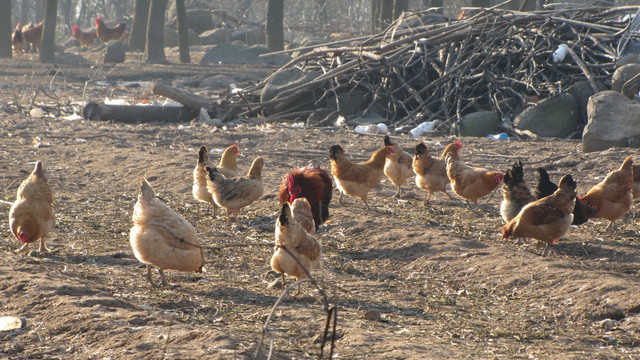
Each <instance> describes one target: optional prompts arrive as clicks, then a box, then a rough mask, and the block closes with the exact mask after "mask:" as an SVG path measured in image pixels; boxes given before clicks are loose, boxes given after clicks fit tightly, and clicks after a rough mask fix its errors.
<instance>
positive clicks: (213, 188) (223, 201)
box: [205, 157, 264, 224]
mask: <svg viewBox="0 0 640 360" xmlns="http://www.w3.org/2000/svg"><path fill="white" fill-rule="evenodd" d="M263 167H264V159H263V158H261V157H258V158H256V159H255V160H254V161H253V164H251V169H249V173H248V174H247V176H246V177H238V178H230V179H228V178H225V177H224V176H223V175H222V174H221V173H220V171H218V168H216V167H210V166H206V167H205V170H206V171H207V173H208V175H209V176H208V177H207V189H208V190H209V193H211V195H212V196H213V200H214V201H215V202H216V204H218V206H220V207H223V208H225V209H226V210H227V224H231V217H233V218H234V219H235V220H236V223H238V224H240V221H238V212H239V211H240V209H242V208H243V207H245V206H248V205H250V204H251V203H253V202H254V201H256V200H258V199H259V198H260V197H261V196H262V192H263V185H262V168H263Z"/></svg>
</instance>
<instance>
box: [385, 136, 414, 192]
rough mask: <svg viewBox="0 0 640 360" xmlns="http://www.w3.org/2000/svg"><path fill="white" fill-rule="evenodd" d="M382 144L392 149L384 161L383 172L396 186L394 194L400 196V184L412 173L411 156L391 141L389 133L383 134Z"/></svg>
mask: <svg viewBox="0 0 640 360" xmlns="http://www.w3.org/2000/svg"><path fill="white" fill-rule="evenodd" d="M384 146H390V147H391V149H392V151H391V152H390V153H389V154H388V155H387V159H386V160H385V163H384V174H385V175H387V177H388V178H389V180H391V182H392V183H393V185H395V186H396V196H400V194H402V188H401V186H402V184H404V182H405V181H407V179H408V178H410V177H411V175H413V169H412V167H413V166H412V165H413V158H412V156H411V154H409V153H408V152H406V151H404V150H403V149H402V147H400V145H398V144H397V143H395V142H392V141H391V138H390V137H389V135H385V136H384Z"/></svg>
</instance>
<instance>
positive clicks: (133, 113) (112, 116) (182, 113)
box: [82, 101, 198, 124]
mask: <svg viewBox="0 0 640 360" xmlns="http://www.w3.org/2000/svg"><path fill="white" fill-rule="evenodd" d="M197 115H198V112H197V111H193V110H191V109H189V108H187V107H178V106H137V105H107V104H101V103H97V102H93V101H92V102H90V103H88V104H87V105H86V106H85V107H84V109H83V110H82V116H83V117H84V118H85V119H87V120H98V121H114V122H120V123H125V124H138V123H150V122H171V123H176V122H189V121H191V120H193V118H195V117H196V116H197Z"/></svg>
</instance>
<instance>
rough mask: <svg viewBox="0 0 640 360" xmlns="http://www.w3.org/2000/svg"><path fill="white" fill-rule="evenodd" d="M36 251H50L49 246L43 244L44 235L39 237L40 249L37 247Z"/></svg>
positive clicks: (42, 252)
mask: <svg viewBox="0 0 640 360" xmlns="http://www.w3.org/2000/svg"><path fill="white" fill-rule="evenodd" d="M38 251H39V252H40V253H41V254H44V253H48V252H50V250H49V248H48V247H46V245H45V244H44V236H43V237H41V238H40V249H38Z"/></svg>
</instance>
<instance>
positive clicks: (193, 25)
mask: <svg viewBox="0 0 640 360" xmlns="http://www.w3.org/2000/svg"><path fill="white" fill-rule="evenodd" d="M186 15H187V24H188V25H189V29H192V30H193V31H195V33H196V34H202V33H203V32H205V31H207V30H211V29H213V28H215V23H214V21H213V17H212V16H211V12H209V10H204V9H203V10H199V9H195V10H187V13H186ZM176 26H177V23H176Z"/></svg>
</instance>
